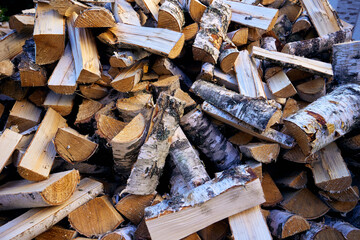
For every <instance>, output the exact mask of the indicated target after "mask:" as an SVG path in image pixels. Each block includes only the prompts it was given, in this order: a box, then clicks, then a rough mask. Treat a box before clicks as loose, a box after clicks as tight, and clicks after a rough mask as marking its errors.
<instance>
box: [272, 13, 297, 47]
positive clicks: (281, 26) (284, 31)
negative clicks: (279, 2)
mask: <svg viewBox="0 0 360 240" xmlns="http://www.w3.org/2000/svg"><path fill="white" fill-rule="evenodd" d="M279 13H280V17H279V18H278V19H277V21H276V24H275V26H274V28H273V30H272V31H273V33H274V35H276V37H277V38H278V39H279V41H280V42H282V43H285V42H286V40H287V38H288V37H289V36H290V34H291V28H292V23H291V21H290V20H289V18H288V17H287V15H286V14H281V9H280V11H279Z"/></svg>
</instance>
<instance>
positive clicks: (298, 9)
mask: <svg viewBox="0 0 360 240" xmlns="http://www.w3.org/2000/svg"><path fill="white" fill-rule="evenodd" d="M283 2H284V1H283ZM302 11H303V6H302V5H301V4H300V2H299V1H297V0H290V1H285V2H284V4H282V6H281V8H280V9H279V16H281V15H286V16H287V17H288V18H289V20H290V21H291V22H295V20H296V19H298V17H299V16H300V15H301V13H302Z"/></svg>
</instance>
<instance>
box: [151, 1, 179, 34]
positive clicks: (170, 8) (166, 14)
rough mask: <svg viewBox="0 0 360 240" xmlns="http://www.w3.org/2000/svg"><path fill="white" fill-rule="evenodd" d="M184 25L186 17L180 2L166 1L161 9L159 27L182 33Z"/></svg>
mask: <svg viewBox="0 0 360 240" xmlns="http://www.w3.org/2000/svg"><path fill="white" fill-rule="evenodd" d="M184 25H185V16H184V12H183V10H182V9H181V6H180V4H179V2H178V1H174V0H165V1H164V2H163V3H162V4H161V6H160V8H159V19H158V25H157V27H159V28H167V29H170V30H173V31H175V32H181V30H182V27H183V26H184Z"/></svg>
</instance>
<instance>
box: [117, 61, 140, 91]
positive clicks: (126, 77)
mask: <svg viewBox="0 0 360 240" xmlns="http://www.w3.org/2000/svg"><path fill="white" fill-rule="evenodd" d="M145 65H146V62H145V61H139V62H137V63H135V64H134V65H132V66H131V67H128V68H125V69H122V70H120V73H119V74H118V75H117V76H116V77H115V78H114V80H112V82H111V86H112V87H113V88H114V89H116V90H117V91H119V92H129V91H131V89H133V88H134V87H135V85H136V84H137V83H138V82H139V81H140V80H141V77H142V74H143V67H144V66H145Z"/></svg>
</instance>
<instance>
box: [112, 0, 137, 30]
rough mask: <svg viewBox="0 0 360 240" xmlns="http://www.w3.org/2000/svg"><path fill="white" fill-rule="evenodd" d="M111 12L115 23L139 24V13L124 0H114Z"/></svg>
mask: <svg viewBox="0 0 360 240" xmlns="http://www.w3.org/2000/svg"><path fill="white" fill-rule="evenodd" d="M113 13H114V17H115V20H116V22H117V23H118V22H120V23H126V24H130V25H136V26H141V23H140V19H139V15H138V14H137V13H136V11H135V10H134V9H133V7H132V6H131V4H130V3H129V2H127V1H126V0H115V1H114V3H113Z"/></svg>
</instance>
